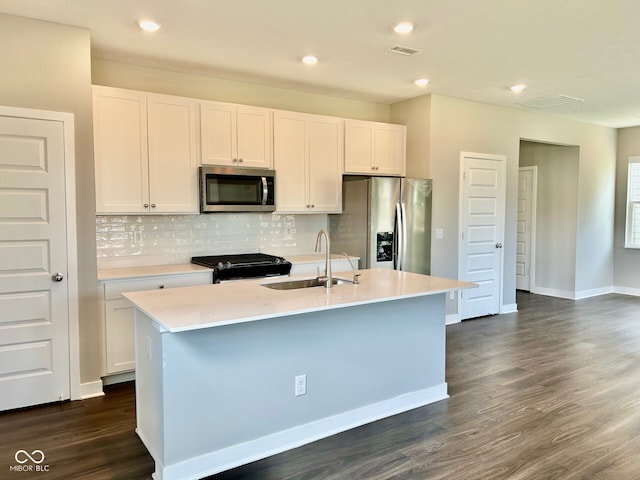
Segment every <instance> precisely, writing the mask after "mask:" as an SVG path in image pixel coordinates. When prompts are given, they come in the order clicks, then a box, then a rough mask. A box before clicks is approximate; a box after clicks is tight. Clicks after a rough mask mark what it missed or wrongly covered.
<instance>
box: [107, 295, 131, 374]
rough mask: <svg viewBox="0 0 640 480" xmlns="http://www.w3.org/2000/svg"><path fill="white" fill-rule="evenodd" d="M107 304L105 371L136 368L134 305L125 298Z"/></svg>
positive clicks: (110, 372) (108, 372) (112, 371)
mask: <svg viewBox="0 0 640 480" xmlns="http://www.w3.org/2000/svg"><path fill="white" fill-rule="evenodd" d="M104 305H105V342H106V344H105V371H106V374H107V375H111V374H114V373H120V372H126V371H129V370H133V369H134V368H135V347H134V333H133V331H134V329H133V306H132V305H131V302H129V301H128V300H125V299H121V300H108V301H106V302H104Z"/></svg>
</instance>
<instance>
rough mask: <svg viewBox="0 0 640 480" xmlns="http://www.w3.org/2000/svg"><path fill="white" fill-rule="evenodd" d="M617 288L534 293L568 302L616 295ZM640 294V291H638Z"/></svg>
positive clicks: (534, 291) (542, 290) (535, 290)
mask: <svg viewBox="0 0 640 480" xmlns="http://www.w3.org/2000/svg"><path fill="white" fill-rule="evenodd" d="M615 291H616V287H601V288H592V289H590V290H580V291H578V292H572V291H570V290H558V289H555V288H541V287H535V288H534V289H533V293H537V294H539V295H547V296H549V297H558V298H566V299H567V300H582V299H583V298H590V297H597V296H600V295H606V294H608V293H614V292H615ZM638 292H640V290H638Z"/></svg>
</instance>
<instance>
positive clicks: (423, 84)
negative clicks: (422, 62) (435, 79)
mask: <svg viewBox="0 0 640 480" xmlns="http://www.w3.org/2000/svg"><path fill="white" fill-rule="evenodd" d="M413 83H415V84H416V85H417V86H419V87H426V86H427V85H429V80H427V79H426V78H419V79H418V80H416V81H415V82H413Z"/></svg>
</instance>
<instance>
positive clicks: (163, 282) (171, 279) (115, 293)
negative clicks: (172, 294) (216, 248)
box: [104, 272, 212, 300]
mask: <svg viewBox="0 0 640 480" xmlns="http://www.w3.org/2000/svg"><path fill="white" fill-rule="evenodd" d="M211 275H212V274H211V272H202V273H196V274H189V275H166V276H158V277H146V278H136V279H128V280H113V281H109V282H105V284H104V299H105V300H115V299H118V298H122V293H125V292H136V291H140V290H155V289H157V288H172V287H189V286H191V285H206V284H208V283H211V280H212V277H211Z"/></svg>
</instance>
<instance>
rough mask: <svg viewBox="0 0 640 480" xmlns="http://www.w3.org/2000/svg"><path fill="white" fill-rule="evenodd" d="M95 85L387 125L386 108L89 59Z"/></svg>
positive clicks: (387, 114)
mask: <svg viewBox="0 0 640 480" xmlns="http://www.w3.org/2000/svg"><path fill="white" fill-rule="evenodd" d="M91 67H92V77H93V78H92V79H93V83H94V84H95V85H106V86H109V87H119V88H130V89H132V90H143V91H147V92H154V93H165V94H168V95H180V96H184V97H193V98H200V99H206V100H216V101H222V102H231V103H241V104H245V105H256V106H260V107H267V108H278V109H282V110H292V111H295V112H305V113H316V114H319V115H333V116H336V117H345V118H356V119H361V120H374V121H379V122H388V121H389V105H384V104H380V103H372V102H363V101H359V100H349V99H346V98H338V97H331V96H328V95H317V94H313V93H309V92H301V91H297V90H288V89H285V88H275V87H267V86H264V85H258V84H255V83H244V82H232V81H229V80H223V79H219V78H214V77H209V76H206V75H196V74H191V73H185V72H177V71H172V70H164V69H161V68H154V67H146V66H142V65H131V64H128V63H121V62H114V61H110V60H103V59H99V58H93V59H92V60H91Z"/></svg>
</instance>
